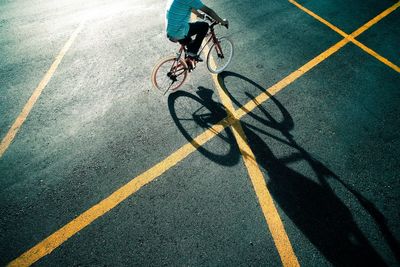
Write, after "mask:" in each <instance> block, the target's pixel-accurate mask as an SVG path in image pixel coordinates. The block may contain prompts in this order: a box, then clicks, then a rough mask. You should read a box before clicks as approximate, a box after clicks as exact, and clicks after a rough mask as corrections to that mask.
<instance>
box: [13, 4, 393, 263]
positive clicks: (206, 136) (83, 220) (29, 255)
mask: <svg viewBox="0 0 400 267" xmlns="http://www.w3.org/2000/svg"><path fill="white" fill-rule="evenodd" d="M393 10H394V9H393ZM393 10H392V11H393ZM384 12H385V13H384V14H386V15H388V14H389V13H390V12H387V10H386V11H384ZM382 14H383V13H381V14H380V15H378V16H380V19H382V18H384V17H385V16H386V15H385V16H382ZM373 20H376V18H374V19H373ZM373 20H371V21H373ZM371 21H370V22H368V23H369V24H368V25H370V26H369V27H371V26H372V25H373V24H372V25H371ZM378 21H379V20H377V21H376V22H378ZM376 22H375V23H376ZM363 27H365V25H364V26H363ZM367 29H368V27H367V28H366V29H363V30H362V32H363V31H365V30H367ZM359 31H361V30H357V31H356V32H355V33H358V32H359ZM360 34H361V33H360ZM353 37H355V36H353ZM348 42H349V40H348V39H344V40H342V41H340V42H338V43H337V44H335V45H333V46H332V47H330V48H329V49H328V50H326V51H325V52H323V53H321V54H320V55H318V56H317V57H315V58H313V59H312V60H310V61H309V62H308V63H306V64H305V65H303V66H302V67H300V68H299V69H298V70H296V71H294V72H293V73H291V74H289V75H288V76H287V77H285V78H284V79H282V80H281V81H280V82H278V83H276V84H275V85H273V86H271V87H270V88H268V89H267V90H266V92H263V93H261V94H260V95H258V96H257V97H256V98H255V99H253V100H251V101H249V102H248V103H247V104H245V105H244V106H243V107H241V108H240V109H239V110H236V112H235V116H236V118H233V117H228V118H226V119H224V120H222V121H221V122H219V123H217V124H216V125H214V126H213V127H212V128H210V129H208V130H206V131H205V132H204V133H202V134H200V135H198V136H197V137H196V138H194V139H193V140H192V142H190V143H188V144H186V145H184V146H182V147H181V148H179V149H178V150H177V151H176V152H174V153H173V154H171V155H170V156H168V157H167V158H166V159H164V160H163V161H161V162H160V163H158V164H156V165H155V166H153V167H152V168H150V169H149V170H148V171H146V172H144V173H143V174H141V175H139V176H137V177H135V178H133V179H132V180H131V181H130V182H128V183H127V184H125V185H124V186H122V187H120V188H119V189H118V190H116V191H115V192H114V193H112V194H111V195H110V196H108V197H107V198H105V199H104V200H102V201H101V202H99V203H98V204H96V205H95V206H93V207H92V208H90V209H88V210H87V211H85V212H83V213H82V214H81V215H79V216H78V217H77V218H75V219H74V220H72V221H71V222H69V223H67V224H66V225H64V226H63V227H62V228H60V229H59V230H57V231H56V232H54V233H53V234H51V235H50V236H49V237H47V238H46V239H44V240H43V241H41V242H40V243H38V244H37V245H35V246H34V247H32V248H31V249H29V250H28V251H26V252H25V253H23V254H22V255H21V256H19V257H18V258H16V259H15V260H13V261H12V262H10V264H9V266H29V265H31V264H33V263H35V262H36V261H38V260H39V259H41V258H42V257H44V256H46V255H48V254H49V253H51V252H52V251H53V250H54V249H56V248H57V247H58V246H60V245H61V244H62V243H64V242H65V241H66V240H68V239H69V238H70V237H72V236H73V235H75V234H76V233H77V232H79V231H80V230H82V229H83V228H85V227H86V226H88V225H89V224H90V223H92V222H93V221H94V220H96V219H98V218H99V217H101V216H102V215H104V214H105V213H107V212H108V211H110V210H111V209H113V208H114V207H115V206H117V205H118V204H119V203H121V202H122V201H123V200H125V199H126V198H127V197H129V196H131V195H132V194H134V193H135V192H136V191H138V190H139V189H140V188H141V187H143V186H144V185H146V184H148V183H150V182H151V181H153V180H154V179H155V178H157V177H158V176H160V175H161V174H163V173H164V172H166V171H167V170H169V169H170V168H172V167H173V166H175V165H176V164H177V163H178V162H180V161H181V160H183V159H184V158H185V157H187V156H188V155H190V154H191V153H192V152H194V151H196V149H197V148H198V147H200V146H202V145H203V144H205V143H206V142H208V141H209V140H211V139H212V138H213V137H215V136H216V135H217V134H218V133H220V132H222V131H223V130H224V129H225V128H226V127H228V126H231V125H232V124H233V123H235V121H237V120H239V119H240V118H241V117H243V116H244V115H246V114H247V113H249V112H251V111H252V110H253V109H254V108H256V107H257V106H258V105H260V104H262V103H263V102H264V101H266V100H267V99H269V98H270V97H271V96H273V95H275V94H276V93H278V92H279V91H281V90H282V89H283V88H284V87H286V86H288V85H289V84H291V83H292V82H293V81H295V80H296V79H298V78H299V77H301V76H302V75H304V74H305V73H306V72H307V71H309V70H310V69H312V68H314V67H315V66H316V65H318V64H319V63H321V62H322V61H323V60H325V59H326V58H328V57H329V56H330V55H332V54H333V53H335V52H336V51H337V50H339V49H340V48H341V47H343V46H344V45H345V44H347V43H348ZM257 102H258V103H257ZM252 103H253V104H252ZM254 103H257V105H255V104H254ZM138 178H139V179H140V180H139V181H134V180H136V179H138Z"/></svg>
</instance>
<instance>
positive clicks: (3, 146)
mask: <svg viewBox="0 0 400 267" xmlns="http://www.w3.org/2000/svg"><path fill="white" fill-rule="evenodd" d="M84 23H85V22H81V23H80V24H79V26H78V28H77V29H76V30H75V31H74V32H73V33H72V35H71V37H70V38H69V39H68V41H67V42H66V43H65V45H64V47H63V48H62V49H61V51H60V53H59V54H58V55H57V56H56V58H55V60H54V62H53V64H52V65H51V66H50V69H49V70H48V71H47V72H46V74H45V75H44V76H43V79H42V80H41V81H40V83H39V85H38V86H37V87H36V89H35V90H34V91H33V93H32V95H31V97H30V98H29V100H28V102H27V103H26V104H25V106H24V108H23V109H22V112H21V113H20V114H19V115H18V117H17V118H16V120H15V121H14V123H13V125H12V126H11V128H10V129H9V130H8V132H7V134H6V135H5V137H4V138H3V140H2V141H1V143H0V158H1V157H2V156H3V155H4V152H5V151H6V150H7V148H8V147H9V146H10V144H11V143H12V142H13V140H14V138H15V136H16V134H17V133H18V131H19V129H20V128H21V126H22V124H23V123H24V122H25V120H26V118H27V117H28V115H29V113H30V112H31V110H32V108H33V106H34V105H35V103H36V101H37V100H38V98H39V96H40V95H41V94H42V91H43V89H44V88H45V87H46V86H47V84H48V83H49V81H50V79H51V78H52V77H53V74H54V72H55V71H56V70H57V68H58V65H60V63H61V61H62V59H63V57H64V56H65V54H66V53H67V51H68V50H69V48H70V47H71V45H72V44H73V42H74V41H75V39H76V37H77V35H78V34H79V32H80V31H81V30H82V28H83V25H84Z"/></svg>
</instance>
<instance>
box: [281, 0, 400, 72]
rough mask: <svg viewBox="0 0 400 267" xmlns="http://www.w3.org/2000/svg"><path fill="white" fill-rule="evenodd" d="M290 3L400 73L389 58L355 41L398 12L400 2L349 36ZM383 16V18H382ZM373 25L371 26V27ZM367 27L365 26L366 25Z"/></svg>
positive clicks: (292, 1)
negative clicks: (395, 11) (369, 29)
mask: <svg viewBox="0 0 400 267" xmlns="http://www.w3.org/2000/svg"><path fill="white" fill-rule="evenodd" d="M289 2H290V3H292V4H294V5H295V6H297V7H298V8H299V9H301V10H303V11H304V12H305V13H307V14H308V15H310V16H311V17H313V18H315V19H316V20H318V21H320V22H321V23H323V24H325V25H326V26H328V27H329V28H331V29H332V30H333V31H335V32H337V33H338V34H340V35H341V36H343V37H344V38H347V39H349V40H350V41H351V42H352V43H354V44H355V45H357V46H358V47H360V48H361V49H362V50H364V51H365V52H367V53H368V54H370V55H371V56H373V57H375V58H376V59H378V60H379V61H381V62H382V63H383V64H385V65H387V66H388V67H390V68H392V69H394V70H395V71H397V72H400V67H398V66H397V65H396V64H394V63H393V62H391V61H389V60H388V59H387V58H385V57H383V56H381V55H379V54H378V53H376V52H375V51H374V50H372V49H371V48H369V47H367V46H365V45H364V44H362V43H361V42H359V41H358V40H356V39H355V37H356V36H358V35H360V34H361V33H363V32H364V31H366V30H367V29H368V28H370V27H371V26H372V25H374V24H375V23H376V22H378V21H379V20H380V19H382V18H383V17H384V16H387V15H388V14H390V13H391V12H393V11H394V10H396V8H398V7H399V4H400V2H398V3H397V4H394V5H393V6H391V7H390V8H389V9H388V10H385V11H384V12H383V13H381V14H380V15H378V16H377V17H375V18H374V19H373V20H371V21H370V22H368V23H367V24H366V25H367V27H361V28H360V29H359V30H357V31H355V32H354V33H353V34H351V35H349V34H347V33H345V32H344V31H342V30H341V29H339V28H338V27H336V26H335V25H333V24H332V23H330V22H329V21H327V20H325V19H324V18H322V17H320V16H318V15H317V14H315V13H314V12H312V11H311V10H309V9H307V8H306V7H304V6H302V5H300V4H299V3H297V2H296V1H294V0H289ZM381 16H383V17H381ZM369 24H371V25H369ZM364 26H365V25H364Z"/></svg>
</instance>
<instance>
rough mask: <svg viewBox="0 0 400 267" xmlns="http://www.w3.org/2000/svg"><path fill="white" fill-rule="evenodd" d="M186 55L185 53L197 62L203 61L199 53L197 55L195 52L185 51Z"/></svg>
mask: <svg viewBox="0 0 400 267" xmlns="http://www.w3.org/2000/svg"><path fill="white" fill-rule="evenodd" d="M186 55H187V57H188V58H190V59H192V60H195V61H197V62H203V59H202V58H201V57H200V56H199V55H197V54H195V53H192V52H187V54H186Z"/></svg>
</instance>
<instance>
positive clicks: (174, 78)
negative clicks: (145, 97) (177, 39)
mask: <svg viewBox="0 0 400 267" xmlns="http://www.w3.org/2000/svg"><path fill="white" fill-rule="evenodd" d="M187 70H188V67H187V65H186V62H185V61H184V60H183V59H181V58H180V59H177V58H176V57H174V56H172V57H168V58H165V59H163V60H162V61H160V62H159V63H158V64H157V65H156V66H155V67H154V69H153V73H152V74H151V81H152V83H153V85H154V87H155V88H156V89H157V90H159V91H160V92H162V93H163V94H166V93H167V92H168V91H170V90H171V91H174V90H176V89H178V88H179V87H180V86H181V85H182V84H183V82H184V81H185V80H186V77H187Z"/></svg>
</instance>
